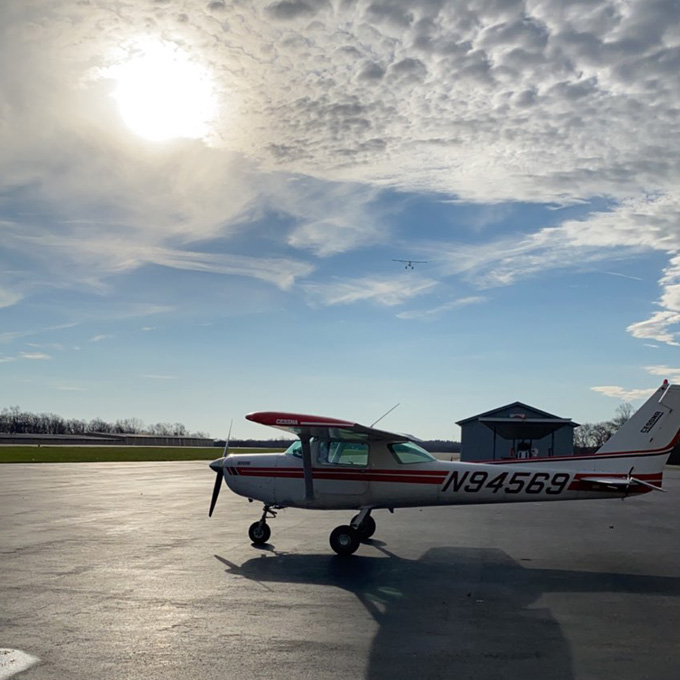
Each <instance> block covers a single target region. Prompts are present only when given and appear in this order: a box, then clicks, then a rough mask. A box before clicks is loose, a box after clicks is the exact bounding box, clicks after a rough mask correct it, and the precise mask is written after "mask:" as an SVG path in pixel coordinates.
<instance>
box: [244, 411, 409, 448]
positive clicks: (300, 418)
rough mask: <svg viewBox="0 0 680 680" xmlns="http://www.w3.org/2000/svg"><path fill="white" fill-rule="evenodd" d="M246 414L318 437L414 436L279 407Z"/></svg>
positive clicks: (404, 439)
mask: <svg viewBox="0 0 680 680" xmlns="http://www.w3.org/2000/svg"><path fill="white" fill-rule="evenodd" d="M246 418H247V419H248V420H250V421H252V422H254V423H259V424H260V425H268V426H269V427H275V428H277V429H279V430H284V431H286V432H291V433H292V434H296V435H297V436H298V437H300V438H301V439H302V438H307V437H317V438H318V439H339V440H342V441H353V442H365V441H385V442H408V441H414V440H415V437H411V436H410V435H407V434H399V433H397V432H387V431H386V430H378V429H376V428H375V427H366V426H365V425H360V424H359V423H353V422H351V421H348V420H338V419H337V418H326V417H325V416H310V415H304V414H301V413H282V412H279V411H260V412H257V413H249V414H248V415H247V416H246Z"/></svg>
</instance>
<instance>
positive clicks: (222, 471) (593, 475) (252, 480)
mask: <svg viewBox="0 0 680 680" xmlns="http://www.w3.org/2000/svg"><path fill="white" fill-rule="evenodd" d="M246 418H247V419H248V420H250V421H252V422H255V423H261V424H262V425H268V426H271V427H275V428H278V429H281V430H285V431H286V432H291V433H294V434H296V435H297V436H298V437H299V439H298V440H297V441H295V442H294V443H293V444H292V445H291V446H290V447H289V448H288V449H287V450H286V451H285V453H273V454H262V453H260V454H236V455H228V446H229V442H228V441H227V444H226V446H225V455H224V456H223V457H222V458H219V459H218V460H215V461H213V462H212V463H210V467H211V469H212V470H214V471H215V472H216V473H217V476H216V479H215V486H214V489H213V495H212V500H211V502H210V511H209V516H212V513H213V510H214V509H215V503H216V502H217V497H218V495H219V492H220V488H221V486H222V480H224V481H225V483H226V484H227V486H228V487H229V488H230V489H231V490H232V491H234V492H235V493H237V494H239V495H240V496H245V497H246V498H247V499H248V500H249V501H253V500H258V501H261V502H262V503H263V504H264V510H263V512H262V516H261V518H260V519H259V520H258V521H256V522H254V523H253V524H252V525H251V526H250V528H249V530H248V535H249V537H250V540H251V541H252V542H253V543H254V544H257V545H261V544H264V543H266V542H267V541H268V540H269V537H270V536H271V529H270V527H269V525H268V524H267V519H268V518H269V517H275V516H276V511H277V510H280V509H283V508H288V507H292V508H307V509H310V510H354V511H358V513H357V514H356V515H355V516H354V517H353V518H352V520H351V521H350V523H349V524H343V525H341V526H338V527H336V528H335V529H334V530H333V531H332V532H331V535H330V545H331V548H332V549H333V550H334V551H335V552H336V553H338V554H339V555H351V554H352V553H354V552H355V551H356V550H357V549H358V547H359V545H360V543H361V542H362V541H364V540H367V539H369V538H370V537H371V536H372V535H373V534H374V532H375V530H376V523H375V520H374V519H373V517H372V516H371V513H372V512H373V511H374V510H378V509H388V510H389V511H390V512H394V509H395V508H408V507H419V506H431V505H460V504H479V503H511V502H535V501H558V500H581V499H589V498H591V499H596V498H625V497H627V496H635V495H640V494H644V493H648V492H650V491H663V489H662V488H661V484H662V479H663V467H664V465H665V463H666V461H667V460H668V457H669V455H670V453H671V451H672V450H673V448H674V447H675V445H676V444H677V442H678V437H679V436H680V385H670V384H668V382H667V381H664V383H663V385H662V386H661V387H660V388H659V389H657V390H656V392H655V393H654V394H653V395H652V396H651V397H650V398H649V399H648V400H647V401H646V402H645V403H644V404H643V405H642V406H641V407H640V409H639V410H638V411H637V412H636V413H635V414H634V415H633V416H632V417H631V418H630V420H628V421H627V422H626V423H625V424H624V425H623V426H622V427H621V428H620V429H619V430H618V431H617V432H616V433H615V434H614V435H613V436H612V437H611V438H610V439H609V440H608V441H607V442H606V443H605V444H603V445H602V446H601V447H600V448H599V449H598V450H597V452H595V453H594V454H590V455H574V456H555V457H549V458H510V459H502V460H489V461H486V462H474V463H469V462H454V461H443V460H438V459H436V458H435V457H434V456H432V455H431V454H430V453H428V452H427V451H425V450H424V449H423V448H421V447H420V446H419V445H418V444H417V443H416V441H414V439H415V438H414V437H412V436H410V435H405V434H398V433H394V432H387V431H385V430H379V429H376V428H374V427H366V426H364V425H359V424H358V423H354V422H351V421H346V420H338V419H335V418H325V417H320V416H309V415H301V414H297V413H280V412H271V411H266V412H260V413H250V414H248V415H247V416H246Z"/></svg>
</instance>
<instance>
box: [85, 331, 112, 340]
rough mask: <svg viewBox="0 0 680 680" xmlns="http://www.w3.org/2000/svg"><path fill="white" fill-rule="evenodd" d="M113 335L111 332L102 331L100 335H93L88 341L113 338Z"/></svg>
mask: <svg viewBox="0 0 680 680" xmlns="http://www.w3.org/2000/svg"><path fill="white" fill-rule="evenodd" d="M113 337H114V336H113V335H111V334H110V333H100V334H99V335H93V336H92V337H91V338H90V339H89V341H88V342H102V341H103V340H111V339H112V338H113Z"/></svg>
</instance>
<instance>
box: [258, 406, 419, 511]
mask: <svg viewBox="0 0 680 680" xmlns="http://www.w3.org/2000/svg"><path fill="white" fill-rule="evenodd" d="M246 418H247V419H248V420H250V421H252V422H254V423H260V424H261V425H269V427H275V428H277V429H279V430H284V431H285V432H291V433H293V434H296V435H297V436H298V437H300V441H301V442H302V468H303V470H304V477H305V498H307V499H308V500H313V499H314V473H313V470H312V452H311V447H310V440H311V438H312V437H316V438H318V439H340V440H342V441H348V442H366V441H388V442H408V441H411V440H412V437H409V436H408V435H404V434H397V433H395V432H387V431H385V430H377V429H376V428H374V427H366V426H365V425H359V423H353V422H350V421H348V420H338V419H337V418H326V417H325V416H310V415H304V414H301V413H282V412H280V411H260V412H257V413H249V414H248V415H247V416H246Z"/></svg>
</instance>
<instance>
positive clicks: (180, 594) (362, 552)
mask: <svg viewBox="0 0 680 680" xmlns="http://www.w3.org/2000/svg"><path fill="white" fill-rule="evenodd" d="M213 479H214V477H213V473H212V472H211V471H210V470H209V469H208V467H207V464H206V463H204V462H178V463H93V464H49V465H48V464H42V465H2V466H0V648H3V649H4V651H2V652H0V679H3V680H4V678H8V677H11V675H12V674H13V673H15V672H16V671H17V670H18V669H20V668H22V667H26V666H30V668H28V670H25V671H24V672H23V673H21V675H20V676H19V677H20V678H21V679H22V680H23V679H25V680H39V679H40V680H43V679H46V678H49V679H50V680H55V679H58V680H60V679H62V678H63V679H65V680H66V679H68V680H81V679H95V678H96V679H98V680H108V679H111V680H114V679H115V680H125V679H132V678H134V679H139V678H143V679H144V680H156V679H158V680H179V679H191V680H202V679H206V680H207V679H213V678H215V679H216V678H219V679H220V680H225V679H230V678H234V679H244V680H245V679H248V680H260V679H265V678H266V679H269V678H272V679H274V678H275V679H276V680H282V679H289V678H290V679H296V680H297V679H303V680H307V679H309V680H325V679H329V678H334V679H336V678H343V679H359V678H366V679H370V680H402V679H404V680H406V679H409V680H411V679H416V680H429V679H434V678H437V680H446V679H449V678H451V679H455V680H464V679H467V678H470V679H472V678H474V679H475V680H492V679H494V680H495V679H498V680H500V679H503V680H520V679H521V680H534V679H536V680H568V679H569V680H571V679H574V678H578V679H579V680H581V679H588V680H591V679H597V680H604V679H609V678H611V679H614V680H628V679H630V680H641V679H643V678H650V679H651V678H653V679H654V680H677V679H678V678H679V677H680V529H679V528H678V521H679V519H680V468H667V471H666V477H665V486H666V488H667V489H668V493H665V494H662V493H651V494H648V495H646V496H644V497H642V498H635V499H629V500H626V501H621V500H610V501H583V502H562V503H560V502H556V503H545V504H540V503H529V504H523V505H494V506H478V507H446V508H428V509H410V510H398V511H396V512H395V514H390V513H389V512H388V511H377V512H375V513H374V517H375V519H376V521H377V523H378V530H377V532H376V534H375V537H374V540H372V541H371V542H369V543H367V544H364V545H362V546H361V547H360V548H359V551H358V552H357V553H356V554H355V555H354V556H352V557H349V558H340V557H337V556H335V555H334V554H333V553H332V552H331V550H330V547H329V546H328V534H329V533H330V531H331V530H332V529H333V528H334V527H335V526H337V525H338V524H345V523H347V521H348V520H349V519H350V517H351V514H352V513H347V512H309V511H302V510H285V511H282V512H281V513H280V514H279V516H278V517H277V518H276V519H274V520H272V521H271V523H270V524H271V527H272V538H271V543H270V544H269V545H267V546H264V547H262V548H255V547H253V546H252V545H251V544H250V542H249V540H248V538H247V533H246V532H247V528H248V526H249V524H250V523H251V522H252V521H254V520H255V519H257V518H258V516H259V514H260V511H261V507H260V506H259V505H257V504H255V503H253V504H249V503H248V502H247V501H246V500H245V499H242V498H239V497H237V496H234V495H233V494H231V492H229V490H228V489H227V488H226V487H224V488H223V489H222V493H221V495H220V498H219V501H218V504H217V508H216V511H215V514H214V515H213V517H212V519H208V516H207V511H208V505H209V502H210V494H211V491H212V485H213ZM31 664H32V665H31Z"/></svg>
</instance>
